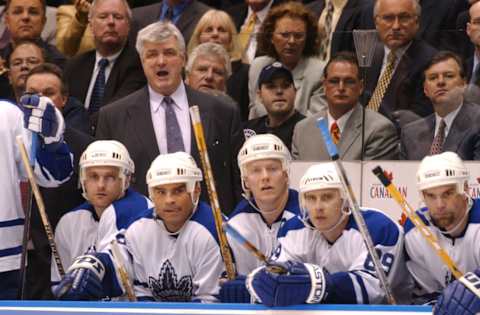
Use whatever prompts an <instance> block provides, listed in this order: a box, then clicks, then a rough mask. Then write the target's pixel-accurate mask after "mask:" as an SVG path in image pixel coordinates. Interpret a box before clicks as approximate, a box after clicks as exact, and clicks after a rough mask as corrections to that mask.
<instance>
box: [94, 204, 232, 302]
mask: <svg viewBox="0 0 480 315" xmlns="http://www.w3.org/2000/svg"><path fill="white" fill-rule="evenodd" d="M154 211H155V210H154V209H153V208H152V209H149V210H148V212H147V213H146V215H145V216H144V217H143V218H141V219H139V220H137V221H135V222H134V223H133V224H132V225H131V226H130V227H129V228H128V229H127V230H126V231H125V232H124V233H119V234H118V235H117V240H118V243H119V244H120V246H119V247H120V250H121V255H122V256H123V261H124V263H125V268H126V270H127V272H128V275H129V278H130V279H132V280H133V289H134V291H135V295H136V296H137V298H138V299H139V300H155V301H165V302H168V301H171V302H188V301H201V302H214V301H216V298H215V297H214V295H216V294H218V291H219V285H218V280H219V278H220V276H221V274H222V272H223V271H224V265H223V260H222V256H221V255H220V247H219V241H218V237H217V232H216V229H215V221H214V218H213V214H212V210H211V209H210V207H209V206H208V205H207V204H205V203H203V202H199V204H198V207H197V210H196V211H195V213H194V214H193V216H192V217H191V218H190V219H189V220H188V221H187V222H186V223H185V225H184V226H183V227H182V228H181V229H180V231H179V232H178V233H174V234H172V233H170V232H168V230H167V229H166V228H165V225H164V224H163V221H162V220H161V219H160V218H158V217H157V216H156V214H155V212H154ZM106 269H107V270H110V271H111V270H115V269H114V267H113V265H112V264H111V261H110V262H109V265H108V266H106ZM107 276H109V277H110V282H111V283H112V284H113V285H112V287H113V288H112V292H106V293H107V295H109V296H113V297H115V296H119V295H121V294H122V291H123V290H122V288H121V287H120V285H119V283H121V282H120V276H119V275H118V274H117V275H116V277H112V272H107ZM105 282H106V281H105V279H104V283H105Z"/></svg>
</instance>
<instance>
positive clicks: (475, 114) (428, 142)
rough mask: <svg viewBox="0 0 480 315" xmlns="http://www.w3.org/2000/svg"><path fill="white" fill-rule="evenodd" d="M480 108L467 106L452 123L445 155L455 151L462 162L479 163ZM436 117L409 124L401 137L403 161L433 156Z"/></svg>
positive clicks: (445, 146)
mask: <svg viewBox="0 0 480 315" xmlns="http://www.w3.org/2000/svg"><path fill="white" fill-rule="evenodd" d="M479 121H480V106H479V105H477V104H473V103H466V102H465V103H464V104H463V106H462V108H461V109H460V111H459V112H458V114H457V117H455V119H454V120H453V123H452V126H451V128H450V131H449V132H448V135H447V138H446V139H445V142H444V143H443V152H445V151H453V152H456V153H457V154H458V155H459V156H460V157H461V158H462V159H463V160H480V125H479V123H478V122H479ZM434 132H435V114H431V115H430V116H428V117H425V118H423V119H420V120H417V121H414V122H412V123H410V124H408V125H406V126H405V127H404V128H403V130H402V133H401V136H400V158H401V159H403V160H421V159H423V158H424V157H425V156H427V155H428V154H429V153H430V147H431V146H432V142H433V137H434Z"/></svg>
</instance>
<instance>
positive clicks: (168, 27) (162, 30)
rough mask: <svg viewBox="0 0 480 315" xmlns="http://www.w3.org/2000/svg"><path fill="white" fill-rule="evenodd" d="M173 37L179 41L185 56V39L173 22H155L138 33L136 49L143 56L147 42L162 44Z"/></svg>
mask: <svg viewBox="0 0 480 315" xmlns="http://www.w3.org/2000/svg"><path fill="white" fill-rule="evenodd" d="M171 36H175V38H176V39H177V47H178V49H179V50H180V52H181V53H182V54H183V55H184V56H185V39H183V35H182V33H180V31H179V30H178V28H177V27H176V26H175V25H174V24H172V23H171V22H155V23H152V24H150V25H148V26H145V27H144V28H142V29H141V30H140V32H138V36H137V42H136V43H135V48H136V49H137V52H138V54H139V55H140V56H141V55H142V53H143V46H144V44H145V42H151V43H161V42H163V41H165V40H167V39H168V38H170V37H171Z"/></svg>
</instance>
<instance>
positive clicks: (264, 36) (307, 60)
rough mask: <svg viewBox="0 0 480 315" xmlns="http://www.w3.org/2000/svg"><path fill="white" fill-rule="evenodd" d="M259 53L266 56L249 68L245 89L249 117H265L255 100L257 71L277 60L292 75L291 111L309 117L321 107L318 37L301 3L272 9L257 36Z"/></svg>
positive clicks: (286, 4) (320, 64)
mask: <svg viewBox="0 0 480 315" xmlns="http://www.w3.org/2000/svg"><path fill="white" fill-rule="evenodd" d="M257 40H258V46H259V51H260V52H262V53H264V54H266V56H262V57H257V58H255V60H254V61H253V62H252V64H251V66H250V73H249V76H248V80H249V82H248V90H249V95H250V114H249V118H250V119H252V118H258V117H260V116H263V115H265V114H266V110H265V107H264V105H263V104H262V102H261V101H260V100H259V99H258V97H256V96H257V95H256V94H257V86H258V85H257V81H258V76H259V74H260V71H262V69H263V67H265V66H266V65H269V64H272V63H273V62H274V61H280V62H281V63H282V64H283V65H284V66H286V67H287V68H288V69H289V70H290V71H291V72H292V74H293V79H294V80H295V87H296V89H297V96H296V98H295V109H296V110H297V111H299V112H300V113H301V114H303V115H306V116H307V115H311V114H313V113H316V112H318V111H319V110H321V109H323V108H325V106H326V104H325V100H324V99H323V95H322V94H323V89H322V87H321V84H322V76H321V75H319V74H320V73H322V72H323V67H324V65H325V64H324V62H322V61H320V60H319V59H318V58H317V57H316V56H315V55H316V54H317V52H318V45H319V37H318V32H317V23H316V21H315V19H314V17H313V15H312V14H311V13H310V12H309V11H308V10H307V9H306V8H305V7H304V6H303V5H302V4H301V3H296V2H288V3H285V4H282V5H279V6H277V7H275V8H273V9H272V10H271V11H270V12H269V13H268V15H267V17H266V18H265V21H264V23H263V24H262V28H261V30H260V33H259V34H258V37H257Z"/></svg>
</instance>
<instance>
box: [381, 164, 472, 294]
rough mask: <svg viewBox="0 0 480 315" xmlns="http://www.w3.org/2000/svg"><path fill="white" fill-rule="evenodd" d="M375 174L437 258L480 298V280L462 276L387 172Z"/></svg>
mask: <svg viewBox="0 0 480 315" xmlns="http://www.w3.org/2000/svg"><path fill="white" fill-rule="evenodd" d="M373 173H374V174H375V176H377V178H378V179H379V180H380V182H381V183H382V185H383V186H385V188H386V189H387V191H388V192H389V193H390V195H391V196H392V198H393V199H394V200H395V201H396V202H397V203H398V205H399V206H400V208H401V209H402V212H403V213H405V215H406V216H407V217H408V218H409V219H410V221H412V223H413V224H414V225H415V226H416V227H417V229H418V230H419V231H420V234H422V236H423V237H424V238H425V240H426V241H427V243H428V244H429V245H430V246H431V247H432V248H433V250H434V251H435V253H436V254H437V256H438V257H439V258H440V259H441V260H442V261H443V263H444V264H445V265H446V266H447V267H448V269H449V270H450V271H451V273H452V274H453V276H454V277H455V278H457V279H458V280H459V281H460V282H462V283H463V284H464V285H465V286H466V287H467V288H469V289H470V290H471V291H472V292H473V293H474V294H475V295H477V296H478V297H479V298H480V279H479V278H478V277H477V276H476V275H475V274H474V273H471V272H468V273H466V274H465V275H462V274H463V273H462V272H461V271H460V269H458V267H457V265H456V264H455V262H454V261H453V259H452V258H451V257H450V256H449V255H448V253H447V252H446V251H445V249H443V248H442V246H440V244H439V243H438V239H437V238H436V237H435V235H434V234H433V233H432V232H431V231H430V229H429V228H428V227H427V226H426V225H425V223H423V221H422V219H420V217H419V216H418V215H417V213H416V212H415V210H414V209H413V208H412V207H411V206H410V204H409V203H408V202H407V200H406V199H405V198H404V197H403V195H402V194H401V193H400V191H399V190H398V189H397V187H396V186H395V185H394V184H393V183H392V181H391V180H390V179H388V178H387V176H385V172H384V171H383V169H382V168H381V167H380V166H377V167H376V168H374V169H373Z"/></svg>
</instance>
